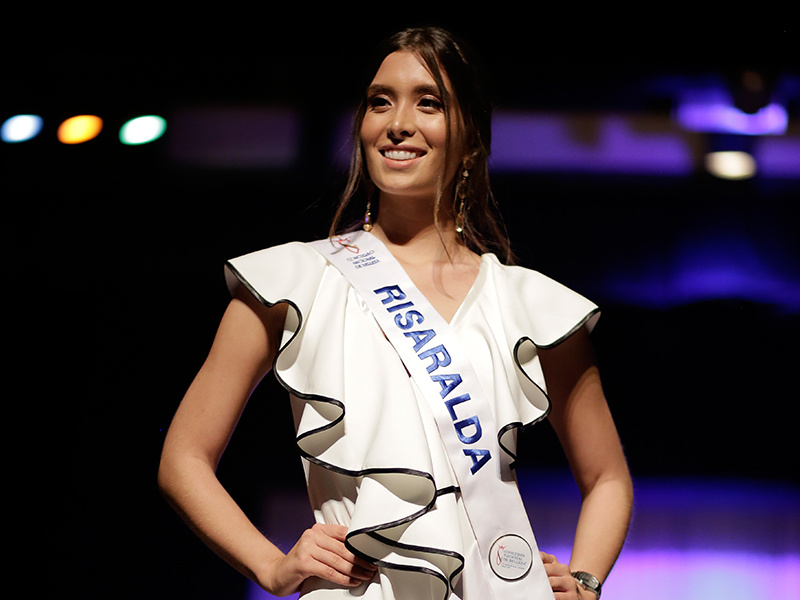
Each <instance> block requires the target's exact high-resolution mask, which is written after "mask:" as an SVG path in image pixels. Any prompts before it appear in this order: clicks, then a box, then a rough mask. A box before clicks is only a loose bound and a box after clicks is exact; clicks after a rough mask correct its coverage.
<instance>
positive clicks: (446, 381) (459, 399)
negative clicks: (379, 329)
mask: <svg viewBox="0 0 800 600" xmlns="http://www.w3.org/2000/svg"><path fill="white" fill-rule="evenodd" d="M373 291H374V292H375V293H376V294H379V295H380V294H384V295H385V297H384V298H382V299H381V304H383V305H387V304H388V305H390V306H387V307H386V310H387V311H388V312H389V313H394V312H397V314H396V315H395V316H394V322H395V325H397V327H398V328H400V329H402V330H403V331H404V333H403V335H405V336H406V337H407V338H409V339H411V340H413V341H414V352H415V353H416V354H417V357H418V358H419V359H420V360H426V359H428V360H430V363H429V364H428V365H427V366H426V367H425V368H426V370H427V372H428V373H433V372H434V371H436V370H437V369H438V368H439V367H446V366H448V365H449V364H450V362H451V360H452V359H451V357H450V353H449V352H448V351H447V348H445V347H444V345H442V344H439V345H438V346H435V347H433V348H429V349H427V350H423V351H421V350H422V349H423V348H424V347H425V345H426V344H427V343H428V342H430V341H431V340H432V339H433V338H434V337H435V336H436V331H434V330H433V329H419V330H415V331H408V330H409V329H411V327H412V326H413V325H414V324H417V325H419V324H421V323H422V322H423V321H424V320H425V317H424V316H423V315H422V313H420V312H419V311H417V310H409V311H407V312H406V313H404V314H403V313H399V312H398V311H400V310H403V309H406V308H410V307H412V306H414V303H413V302H411V301H407V302H403V303H400V304H394V303H396V302H398V301H400V300H405V299H406V294H405V292H403V290H401V289H400V286H398V285H388V286H385V287H382V288H378V289H377V290H373ZM430 377H431V380H432V381H435V382H436V383H438V384H439V386H440V387H441V388H442V389H441V391H440V392H439V395H440V396H441V397H442V400H444V401H445V402H444V403H445V406H446V407H447V412H448V413H449V414H450V418H451V419H452V421H453V427H454V428H455V432H456V436H458V439H459V440H460V441H461V443H463V444H468V445H470V444H474V443H476V442H477V441H478V440H480V439H481V436H482V435H483V430H482V429H481V423H480V420H479V418H478V416H477V415H473V416H470V417H466V418H463V419H459V418H458V417H457V416H456V411H455V407H456V406H457V405H459V404H462V403H464V402H468V401H469V400H471V398H470V395H469V394H462V395H461V396H456V397H453V398H448V396H449V395H450V393H451V392H452V391H453V390H454V389H455V388H456V387H458V386H459V385H460V384H461V383H462V379H461V375H459V374H458V373H453V374H446V375H443V374H436V375H431V376H430ZM464 455H465V456H468V457H469V458H470V459H471V460H472V466H471V467H470V472H471V473H472V474H473V475H474V474H475V473H477V472H478V471H479V470H480V469H481V468H482V467H483V465H485V464H486V463H487V462H489V460H490V459H491V458H492V455H491V453H490V452H489V451H488V450H483V449H480V448H464Z"/></svg>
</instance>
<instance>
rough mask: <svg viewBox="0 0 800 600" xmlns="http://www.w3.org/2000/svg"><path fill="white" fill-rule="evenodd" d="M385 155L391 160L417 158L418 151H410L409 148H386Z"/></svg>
mask: <svg viewBox="0 0 800 600" xmlns="http://www.w3.org/2000/svg"><path fill="white" fill-rule="evenodd" d="M383 155H384V156H385V157H386V158H389V159H391V160H411V159H412V158H417V156H419V154H418V153H417V152H409V151H407V150H384V151H383Z"/></svg>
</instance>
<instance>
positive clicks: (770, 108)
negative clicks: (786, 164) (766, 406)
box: [675, 90, 789, 135]
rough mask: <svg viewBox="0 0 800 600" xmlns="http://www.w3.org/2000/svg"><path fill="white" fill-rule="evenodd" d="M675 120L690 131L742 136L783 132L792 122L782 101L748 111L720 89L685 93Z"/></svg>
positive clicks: (676, 111)
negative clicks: (738, 105)
mask: <svg viewBox="0 0 800 600" xmlns="http://www.w3.org/2000/svg"><path fill="white" fill-rule="evenodd" d="M675 119H676V120H677V121H678V123H680V125H681V127H684V128H686V129H688V130H690V131H700V132H706V133H732V134H738V135H781V134H784V133H786V128H787V126H788V124H789V115H788V113H787V112H786V109H785V108H784V107H783V106H780V105H779V104H769V105H767V106H765V107H764V108H762V109H761V110H759V111H758V112H757V113H755V114H748V113H745V112H743V111H741V110H739V109H738V108H736V106H734V104H733V100H732V99H731V97H730V95H729V94H728V93H726V92H723V91H718V90H710V91H704V92H692V93H687V94H685V97H684V99H683V100H682V101H681V102H680V104H679V105H678V108H677V109H676V110H675Z"/></svg>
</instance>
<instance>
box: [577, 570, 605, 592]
mask: <svg viewBox="0 0 800 600" xmlns="http://www.w3.org/2000/svg"><path fill="white" fill-rule="evenodd" d="M572 576H573V577H574V578H575V579H577V580H578V581H579V582H580V583H581V584H582V585H583V586H584V587H586V588H588V589H590V590H592V591H593V592H596V593H597V595H598V596H599V595H600V580H599V579H597V577H595V576H594V575H592V574H590V573H585V572H584V571H578V572H576V573H573V574H572Z"/></svg>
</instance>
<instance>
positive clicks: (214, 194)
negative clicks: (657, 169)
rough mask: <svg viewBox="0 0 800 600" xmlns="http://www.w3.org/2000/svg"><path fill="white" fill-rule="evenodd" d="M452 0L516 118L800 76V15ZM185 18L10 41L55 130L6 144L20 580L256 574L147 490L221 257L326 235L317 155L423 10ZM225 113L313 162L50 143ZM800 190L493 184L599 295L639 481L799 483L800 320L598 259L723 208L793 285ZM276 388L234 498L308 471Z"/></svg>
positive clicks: (7, 490)
mask: <svg viewBox="0 0 800 600" xmlns="http://www.w3.org/2000/svg"><path fill="white" fill-rule="evenodd" d="M459 10H461V11H462V12H467V13H469V14H466V15H463V16H461V17H454V16H453V15H452V14H450V15H448V16H446V17H444V18H441V19H432V20H433V21H434V22H437V23H441V24H444V25H445V26H448V27H451V28H453V29H455V30H457V31H459V32H460V33H462V34H463V35H465V36H466V37H468V38H469V39H470V40H471V41H472V42H473V43H474V44H475V45H476V46H477V47H478V48H479V49H480V50H481V52H482V54H483V55H484V57H485V60H486V63H487V66H488V68H489V72H490V73H491V75H492V79H493V81H494V82H495V89H496V103H497V104H498V106H502V107H504V108H519V109H524V110H527V111H546V110H560V111H587V110H588V111H596V112H600V113H602V112H609V113H610V112H623V113H631V112H635V111H656V112H658V111H663V112H668V111H669V110H670V107H671V98H670V97H669V95H668V94H663V93H656V92H654V91H653V89H652V87H650V86H648V85H646V84H647V82H650V81H652V78H653V77H656V76H660V75H681V76H691V75H703V74H709V73H711V74H736V73H737V72H739V71H740V70H741V69H742V68H744V67H746V66H748V67H749V66H755V67H756V68H762V69H766V70H767V71H769V72H772V73H776V74H778V73H793V74H795V75H796V74H797V73H798V56H800V54H799V53H798V45H797V30H796V29H795V28H793V27H792V26H791V25H789V24H785V23H773V24H772V25H770V26H766V27H756V26H751V25H745V24H742V23H740V24H738V25H737V26H735V27H729V26H722V25H715V26H699V25H697V26H687V25H686V24H685V23H684V24H681V25H667V24H665V23H663V22H661V24H660V25H658V26H655V25H653V24H652V22H649V21H652V19H648V22H647V23H644V22H642V19H640V18H638V17H637V18H635V19H634V24H632V25H623V24H622V23H621V22H620V20H618V19H615V18H611V17H610V16H608V15H607V16H606V17H607V18H608V20H609V24H606V23H605V21H602V22H601V21H597V22H594V23H591V24H590V25H585V24H584V25H578V24H576V23H574V22H573V21H570V20H567V19H565V18H564V17H563V16H559V17H558V18H555V17H552V16H550V15H545V14H543V13H542V12H541V11H538V12H537V13H536V14H535V15H529V16H527V17H523V16H522V15H519V14H518V12H517V11H516V10H514V11H511V10H508V11H501V10H500V7H497V8H496V12H495V13H493V14H496V15H497V16H494V17H492V16H488V15H485V14H484V13H476V12H475V11H474V9H469V8H468V7H460V9H459ZM194 14H195V13H192V15H194ZM126 16H127V17H130V14H128V13H126ZM172 16H173V20H171V21H170V23H169V24H166V23H164V22H161V23H160V24H156V23H157V22H158V20H157V19H154V20H152V21H148V19H146V18H143V17H140V18H139V19H138V20H137V21H136V23H135V24H131V23H130V22H129V23H128V26H127V27H123V26H122V25H119V28H117V27H118V24H117V23H113V22H112V23H107V24H104V25H103V26H102V27H101V26H99V25H95V26H90V25H86V24H84V25H83V26H82V28H78V30H77V31H78V33H77V34H75V35H66V34H63V32H62V35H60V36H59V37H58V38H56V39H57V42H55V43H53V44H50V43H47V44H46V43H45V41H46V40H47V39H50V38H47V36H44V35H37V39H36V40H35V41H34V42H31V41H25V40H24V39H21V40H20V41H19V43H11V44H9V46H8V50H7V51H6V52H4V55H3V68H4V73H5V82H6V84H5V85H4V86H3V88H4V91H3V94H2V99H1V100H2V114H0V119H2V120H5V118H7V117H9V116H11V115H13V114H17V113H19V112H33V113H37V114H40V115H42V116H43V117H44V118H45V123H46V124H45V130H44V132H43V134H41V135H40V136H39V137H38V138H37V139H35V140H32V141H31V142H27V143H25V144H20V145H15V146H11V145H8V144H4V145H3V147H1V148H0V161H2V165H3V167H2V172H3V184H2V186H3V187H2V190H3V191H2V197H3V200H4V202H3V204H4V208H5V210H6V211H7V212H6V214H7V217H6V219H5V220H4V229H5V234H6V235H4V236H3V237H4V240H5V246H6V258H7V261H8V263H9V266H10V272H9V275H10V276H9V277H8V278H7V282H8V284H7V287H6V294H5V295H6V298H7V306H8V308H7V312H6V314H7V322H8V324H9V326H8V330H9V331H10V343H9V347H10V348H11V350H12V352H11V355H12V359H11V360H10V361H6V364H7V367H6V369H7V376H6V381H7V392H6V394H5V396H6V402H7V406H8V407H9V410H7V411H6V413H7V415H8V416H7V418H5V419H4V420H3V421H4V429H6V430H7V432H6V435H5V436H4V442H5V445H6V447H5V452H4V460H5V465H6V472H7V473H9V474H13V476H12V477H8V478H6V480H5V481H4V484H3V487H2V490H3V492H2V494H3V501H4V503H7V506H8V508H7V510H6V511H5V512H6V514H7V516H8V519H7V521H8V528H9V530H10V531H11V532H12V534H19V535H12V536H11V537H10V538H8V539H9V540H10V544H11V547H12V555H13V556H14V557H15V560H14V561H13V562H12V563H11V564H10V565H9V566H10V567H11V571H10V573H9V574H10V575H11V576H12V577H11V578H10V579H9V581H10V580H13V579H14V578H24V581H25V582H26V586H27V587H28V589H30V590H31V591H32V592H33V591H36V592H41V591H46V592H50V593H58V594H59V595H60V596H62V597H63V596H65V595H66V597H81V598H88V597H95V596H96V597H108V596H114V597H129V596H130V597H142V596H147V597H156V598H161V597H164V598H166V597H179V598H183V597H193V598H206V597H207V598H219V597H237V594H239V593H240V592H241V591H242V590H243V589H244V583H243V581H242V579H241V578H240V577H239V576H238V575H237V574H235V573H234V572H233V571H232V570H231V569H227V567H225V566H224V565H222V564H221V563H219V562H218V559H216V558H215V557H213V556H212V555H211V553H210V552H208V551H207V550H206V549H205V548H204V547H202V545H201V544H200V543H199V542H197V541H196V540H195V538H194V537H193V536H192V534H191V533H190V532H189V531H188V529H187V528H185V526H184V525H183V524H182V523H181V522H180V521H179V519H178V518H177V517H176V516H175V515H174V514H173V513H172V512H171V510H170V509H169V508H168V507H167V505H166V503H164V501H163V500H162V499H161V497H160V496H159V494H158V491H157V489H156V484H155V476H156V470H157V464H158V455H159V451H160V445H161V443H162V440H163V436H164V433H165V431H166V428H167V427H168V424H169V420H170V418H171V415H172V413H173V412H174V410H175V408H176V406H177V404H178V402H179V401H180V398H181V396H182V394H183V392H184V391H185V389H186V387H187V386H188V385H189V383H190V381H191V379H192V377H193V375H194V373H195V371H196V370H197V368H199V366H200V364H201V363H202V360H203V358H204V357H205V354H206V352H207V350H208V347H209V344H210V342H211V340H212V338H213V334H214V330H215V326H216V323H217V322H218V319H219V317H220V316H221V313H222V311H223V310H224V308H225V305H226V303H227V301H228V295H227V290H226V289H225V286H224V281H223V277H222V264H223V262H224V261H225V260H226V259H228V258H231V257H234V256H238V255H240V254H243V253H246V252H249V251H252V250H255V249H258V248H261V247H265V246H269V245H274V244H278V243H281V242H284V241H289V240H293V239H303V240H309V239H312V238H317V237H320V236H322V235H324V234H325V232H326V223H327V220H328V218H329V216H330V214H331V210H330V206H331V204H332V202H333V201H334V200H335V198H336V194H337V193H338V191H339V189H340V185H341V180H342V176H341V173H340V172H339V171H338V170H337V169H336V168H335V167H334V166H332V164H331V157H330V153H329V151H328V148H329V142H330V139H331V137H332V135H333V128H334V127H335V124H336V122H335V119H336V118H337V117H338V115H339V112H340V111H341V110H342V109H346V108H347V107H349V106H350V105H352V103H353V101H354V99H355V98H356V96H357V91H358V86H359V84H360V81H361V78H362V77H363V75H364V74H363V73H362V72H361V71H360V68H361V67H362V65H363V64H365V62H366V61H365V58H366V57H367V55H368V53H369V52H370V51H371V49H372V48H373V47H374V45H375V42H376V41H377V40H379V39H382V38H383V37H384V36H385V35H386V34H388V33H391V32H393V31H395V30H396V29H398V28H400V27H402V26H404V25H406V24H409V23H411V24H416V23H418V22H420V20H409V19H405V18H398V16H397V15H394V14H388V15H387V14H382V15H380V16H379V15H376V14H373V13H370V12H369V11H368V9H362V8H360V9H358V12H356V11H355V10H354V12H353V14H352V15H349V16H348V17H347V18H342V17H339V18H336V19H334V18H330V19H329V18H327V17H326V18H322V17H321V16H319V15H317V18H316V21H315V23H316V24H312V23H308V22H307V20H305V19H302V18H301V17H300V16H299V15H293V14H291V17H292V18H289V16H290V13H286V14H285V15H284V17H283V18H282V17H280V15H272V16H270V17H264V16H261V17H258V18H256V17H255V16H253V15H250V14H249V13H248V12H247V11H245V10H242V11H240V12H238V13H237V15H236V18H235V19H231V20H230V21H228V20H227V19H226V20H225V21H221V22H220V23H218V24H216V25H213V24H212V23H210V22H209V21H212V20H211V19H208V20H206V19H203V25H202V26H200V25H198V24H197V21H196V17H194V16H189V13H187V15H186V18H185V19H184V18H183V15H178V16H177V17H176V16H175V15H172ZM629 16H630V15H628V17H629ZM628 17H625V16H623V15H620V17H619V19H624V20H627V18H628ZM426 20H427V19H426ZM120 21H123V19H122V18H120ZM76 22H80V19H76ZM229 23H230V24H229ZM792 102H793V103H792V104H790V106H789V109H790V114H791V117H790V118H791V119H792V120H795V119H797V117H798V98H797V97H795V98H794V99H793V101H792ZM227 104H251V105H285V106H291V107H293V108H295V109H296V110H298V111H300V113H301V114H302V115H303V119H304V121H303V122H304V129H303V138H302V139H303V144H302V156H301V160H300V161H299V162H298V164H296V165H295V166H294V167H292V168H290V169H283V170H280V171H277V170H270V169H255V170H253V169H251V170H214V169H201V168H192V167H187V166H179V165H175V164H172V163H170V161H169V160H168V157H167V155H166V147H167V146H166V144H167V142H166V139H164V140H160V141H158V142H156V143H154V144H151V145H150V146H148V147H143V148H129V147H124V146H122V145H120V144H119V143H118V142H116V140H115V139H114V135H113V133H108V134H106V133H105V132H104V134H103V135H101V136H100V138H98V139H97V140H94V141H92V142H90V143H87V144H84V145H82V146H77V147H66V146H63V145H59V144H57V143H56V142H55V140H54V131H55V127H56V125H57V124H58V123H59V122H60V121H61V120H63V119H65V118H67V117H69V116H72V115H74V114H79V113H82V114H85V113H90V114H97V115H101V116H103V117H104V119H106V129H105V131H107V132H113V131H114V130H115V129H117V128H118V127H119V125H121V124H122V122H124V121H125V120H126V119H127V118H130V116H131V115H136V114H145V113H155V114H161V115H164V116H165V117H167V120H168V121H169V115H170V114H172V113H173V112H174V111H175V110H176V109H179V108H180V107H182V106H187V105H212V106H213V105H227ZM168 135H169V129H168V133H167V136H168ZM167 136H165V138H166V137H167ZM798 181H799V180H798V179H797V178H794V179H786V180H765V179H759V178H756V179H755V180H750V181H745V182H724V181H720V180H715V179H713V178H711V177H710V176H708V175H707V174H705V173H703V172H702V171H701V170H698V172H697V173H696V174H694V175H691V176H687V177H681V178H667V177H662V178H652V177H644V176H625V177H623V176H618V175H611V174H607V175H603V174H595V175H592V176H589V175H582V174H579V173H562V174H546V173H517V174H514V175H510V174H499V175H498V176H496V177H495V180H494V185H495V193H496V195H497V197H498V199H499V201H500V203H501V205H502V207H503V211H504V216H505V218H506V221H507V225H508V227H509V231H510V234H511V237H512V239H513V240H514V241H515V248H516V250H517V252H518V255H519V258H520V262H521V263H522V264H524V265H525V266H529V267H532V268H535V269H537V270H540V271H542V272H544V273H546V274H548V275H549V276H551V277H553V278H555V279H557V280H559V281H561V282H563V283H565V284H567V285H569V286H571V287H573V288H574V289H576V290H578V291H580V292H582V293H585V294H586V295H588V296H590V297H591V298H592V299H593V300H595V301H596V302H598V303H599V304H600V305H601V308H602V309H603V312H604V315H603V317H602V319H601V321H600V324H599V325H598V327H597V330H596V332H595V335H594V340H595V345H596V351H597V355H598V360H599V361H600V364H601V369H602V373H603V376H604V382H605V387H606V393H607V396H608V398H609V402H610V404H611V406H612V410H613V412H614V414H615V417H616V419H617V423H618V427H619V430H620V434H621V436H622V439H623V442H624V444H625V446H626V450H627V454H628V457H629V461H630V465H631V469H632V471H633V473H634V476H635V477H651V476H659V477H662V476H670V477H672V476H677V477H700V478H711V479H713V478H720V477H722V478H737V479H745V480H747V481H752V485H753V486H756V487H757V486H758V485H760V483H762V482H767V481H780V482H785V483H786V484H788V485H790V486H796V485H797V484H798V478H797V474H796V458H797V446H796V442H795V438H796V435H795V430H796V423H797V418H798V410H797V405H798V400H800V395H799V394H798V389H797V384H796V379H797V373H798V359H800V352H799V351H798V349H797V343H798V333H799V332H800V315H798V312H797V311H796V310H794V311H792V310H786V309H785V307H780V306H775V305H771V304H770V303H768V302H765V303H760V302H753V301H751V300H743V299H741V298H736V297H733V298H723V299H717V300H713V301H705V302H696V303H691V304H687V305H681V306H676V307H672V308H660V309H659V308H653V307H647V306H636V305H633V304H630V303H626V302H624V301H621V300H620V299H619V298H618V297H612V296H610V295H604V292H603V287H602V286H601V285H598V283H597V280H598V273H601V274H602V273H604V272H607V271H610V270H613V269H614V267H615V266H618V265H619V264H625V262H626V261H628V262H630V261H632V260H633V258H634V257H637V256H653V255H655V256H665V255H669V253H670V252H671V250H672V249H674V245H675V243H676V240H678V239H679V238H680V237H681V235H683V234H684V233H685V232H686V231H689V230H697V229H698V228H699V229H700V230H702V228H704V227H706V228H709V230H713V229H714V227H715V225H716V224H717V223H726V224H731V223H733V224H736V225H737V227H739V228H740V229H741V230H743V231H745V232H747V234H748V235H751V236H753V239H756V240H758V241H759V242H760V243H764V244H773V245H774V248H775V251H774V253H773V255H775V256H777V257H778V259H779V260H780V262H781V264H782V265H784V266H785V265H789V267H788V268H789V269H790V270H791V272H793V273H794V274H795V275H797V274H798V273H800V258H799V257H800V249H799V248H798V236H797V224H798V223H799V222H800V219H798V216H800V184H798ZM565 223H566V224H568V225H565ZM654 268H655V267H654ZM795 289H796V288H795ZM796 308H797V303H796V302H795V309H796ZM283 397H284V394H283V392H282V391H281V390H279V389H278V386H277V385H275V384H274V382H273V381H271V380H270V381H267V382H265V383H264V384H263V385H262V387H261V388H260V389H259V390H258V391H257V392H256V394H255V396H254V398H253V399H252V401H251V403H250V405H249V406H248V408H247V411H246V413H245V418H244V419H243V420H242V423H241V424H240V427H239V430H237V434H236V436H235V437H234V440H233V441H232V443H231V446H230V448H229V451H228V453H227V454H226V457H225V458H224V460H223V463H222V465H221V470H220V476H221V477H222V478H223V480H224V481H225V482H226V484H227V485H228V486H229V488H230V489H231V490H232V493H233V494H234V496H235V497H236V498H237V499H238V500H239V501H240V502H241V504H242V505H243V507H244V508H245V509H246V510H252V511H255V510H257V506H258V503H259V502H260V501H261V499H262V498H263V497H264V494H265V493H266V491H267V489H268V485H270V486H277V487H287V488H297V487H298V486H299V487H302V471H301V469H300V463H299V459H298V458H297V455H296V454H295V453H294V452H293V450H287V449H291V448H292V431H291V430H292V426H291V420H290V414H289V409H288V403H287V402H284V401H283V400H282V398H283ZM521 447H522V462H523V464H524V465H526V466H544V467H547V468H551V467H554V468H563V458H562V456H561V452H560V449H559V448H558V446H557V443H556V442H555V440H554V438H553V436H552V434H551V432H550V431H549V429H548V426H547V425H543V426H541V428H540V429H539V430H538V431H537V434H535V435H529V436H528V437H527V438H525V439H524V440H523V442H522V446H521ZM29 571H30V573H29ZM23 574H24V575H23Z"/></svg>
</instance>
